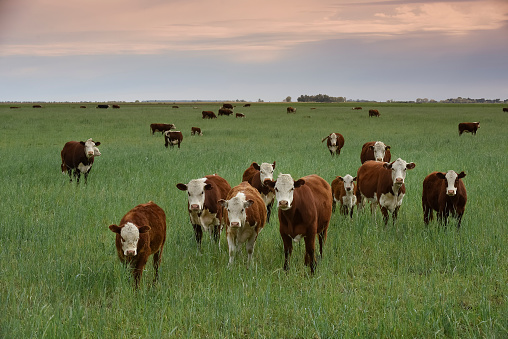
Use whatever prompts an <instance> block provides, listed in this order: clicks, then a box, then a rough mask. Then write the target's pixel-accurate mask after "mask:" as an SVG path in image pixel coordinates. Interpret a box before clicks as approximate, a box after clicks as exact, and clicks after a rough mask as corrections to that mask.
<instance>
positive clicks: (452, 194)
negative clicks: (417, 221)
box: [422, 171, 467, 228]
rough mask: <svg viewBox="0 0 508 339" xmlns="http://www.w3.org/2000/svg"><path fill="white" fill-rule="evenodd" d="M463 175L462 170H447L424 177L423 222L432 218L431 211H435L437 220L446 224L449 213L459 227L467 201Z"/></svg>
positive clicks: (426, 222) (427, 221)
mask: <svg viewBox="0 0 508 339" xmlns="http://www.w3.org/2000/svg"><path fill="white" fill-rule="evenodd" d="M465 176H466V174H465V173H464V172H460V173H458V174H457V172H455V171H448V172H446V173H442V172H432V173H430V174H429V175H427V176H426V177H425V179H424V180H423V191H422V207H423V221H424V222H425V224H428V223H429V221H430V220H432V218H433V211H436V212H437V219H438V221H439V222H442V223H444V224H445V225H446V224H447V223H448V215H450V214H451V215H452V216H453V217H455V218H456V219H457V228H460V223H461V221H462V215H463V214H464V210H465V209H466V202H467V192H466V186H464V183H463V182H462V180H461V179H462V178H464V177H465Z"/></svg>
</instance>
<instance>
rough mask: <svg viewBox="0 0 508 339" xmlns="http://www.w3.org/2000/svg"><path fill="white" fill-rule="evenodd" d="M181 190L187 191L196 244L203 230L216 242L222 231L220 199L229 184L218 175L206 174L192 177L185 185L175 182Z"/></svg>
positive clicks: (223, 197)
mask: <svg viewBox="0 0 508 339" xmlns="http://www.w3.org/2000/svg"><path fill="white" fill-rule="evenodd" d="M176 187H177V188H178V189H179V190H181V191H187V194H188V209H189V217H190V222H191V224H192V227H193V228H194V234H195V236H196V241H197V243H198V246H201V238H202V237H203V230H204V231H205V232H208V233H210V237H212V236H213V239H214V240H215V241H216V242H217V241H219V239H220V233H221V231H222V225H221V223H222V206H221V205H220V204H219V203H218V201H219V200H220V199H226V198H227V195H228V193H229V191H230V190H231V186H230V185H229V183H228V182H227V181H226V180H225V179H223V178H221V177H219V176H218V175H215V174H214V175H207V176H205V177H204V178H200V179H193V180H191V181H190V182H189V183H188V184H187V185H185V184H177V185H176Z"/></svg>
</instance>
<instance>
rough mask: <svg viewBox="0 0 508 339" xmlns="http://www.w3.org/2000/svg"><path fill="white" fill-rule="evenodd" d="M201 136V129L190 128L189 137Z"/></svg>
mask: <svg viewBox="0 0 508 339" xmlns="http://www.w3.org/2000/svg"><path fill="white" fill-rule="evenodd" d="M196 134H197V135H203V133H202V132H201V128H199V127H191V135H196Z"/></svg>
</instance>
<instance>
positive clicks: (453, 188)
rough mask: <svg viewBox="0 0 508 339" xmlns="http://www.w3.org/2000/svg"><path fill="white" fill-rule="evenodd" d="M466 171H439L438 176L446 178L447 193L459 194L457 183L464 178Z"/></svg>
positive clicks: (450, 194)
mask: <svg viewBox="0 0 508 339" xmlns="http://www.w3.org/2000/svg"><path fill="white" fill-rule="evenodd" d="M465 176H466V173H464V171H462V172H460V173H459V174H457V172H455V171H448V172H446V174H445V173H442V172H437V177H438V178H440V179H443V180H446V194H447V195H449V196H451V197H453V196H455V195H456V194H457V184H458V182H459V180H460V179H462V178H464V177H465Z"/></svg>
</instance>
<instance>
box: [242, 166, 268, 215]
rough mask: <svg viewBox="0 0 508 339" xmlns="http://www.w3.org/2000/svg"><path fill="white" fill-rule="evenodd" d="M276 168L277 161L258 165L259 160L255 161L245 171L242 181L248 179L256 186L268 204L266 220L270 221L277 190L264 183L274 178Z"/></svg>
mask: <svg viewBox="0 0 508 339" xmlns="http://www.w3.org/2000/svg"><path fill="white" fill-rule="evenodd" d="M274 169H275V161H274V162H273V164H269V163H266V162H264V163H262V164H261V165H258V163H257V162H253V163H252V164H251V165H250V166H249V168H247V169H246V170H245V172H243V176H242V181H247V182H248V183H249V184H251V186H252V187H254V188H255V189H256V190H257V191H258V192H259V194H261V198H263V201H264V202H265V205H266V222H270V215H271V214H272V206H273V201H274V199H275V191H274V190H273V189H272V188H271V187H269V186H266V185H265V184H264V182H265V180H266V179H270V180H273V171H274Z"/></svg>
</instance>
